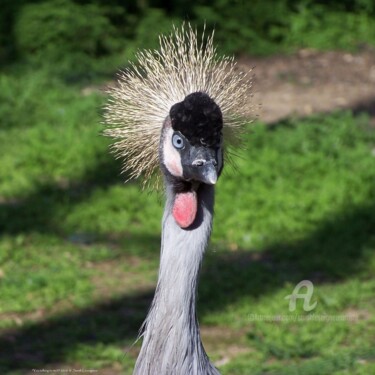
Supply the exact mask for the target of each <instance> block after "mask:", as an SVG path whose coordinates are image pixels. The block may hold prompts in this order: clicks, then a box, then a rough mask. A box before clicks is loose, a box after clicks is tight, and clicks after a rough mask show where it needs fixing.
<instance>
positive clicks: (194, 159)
mask: <svg viewBox="0 0 375 375" xmlns="http://www.w3.org/2000/svg"><path fill="white" fill-rule="evenodd" d="M137 60H138V63H137V64H133V65H131V67H130V68H129V69H127V70H125V71H124V72H123V73H122V74H121V75H120V78H119V82H118V86H117V87H114V88H112V89H110V90H109V93H110V99H109V102H108V104H107V107H106V114H105V119H106V123H107V124H108V128H107V129H106V130H105V134H106V135H108V136H111V137H113V138H115V139H116V141H115V143H114V144H113V149H114V152H115V153H116V154H117V156H118V157H121V158H123V160H124V169H125V170H127V171H129V173H130V177H131V178H137V177H142V178H143V182H144V183H146V184H147V183H150V181H151V184H152V183H153V182H155V181H157V180H158V178H156V179H155V178H153V176H155V175H158V174H159V173H160V172H161V175H162V177H163V180H164V185H165V195H166V204H165V209H164V215H163V219H162V239H161V256H160V268H159V276H158V282H157V287H156V291H155V296H154V299H153V302H152V305H151V308H150V311H149V313H148V316H147V318H146V320H145V322H144V325H143V327H142V333H141V336H142V338H143V343H142V348H141V351H140V353H139V356H138V359H137V362H136V365H135V369H134V374H136V375H214V374H215V375H218V374H219V372H218V370H217V369H216V368H215V367H214V366H213V365H212V363H211V362H210V360H209V358H208V356H207V354H206V352H205V350H204V348H203V345H202V341H201V337H200V333H199V325H198V320H197V314H196V299H197V285H198V276H199V270H200V267H201V262H202V258H203V254H204V251H205V249H206V247H207V243H208V241H209V238H210V234H211V228H212V220H213V212H214V192H215V187H214V186H215V183H216V181H217V179H218V177H219V176H220V174H221V171H222V169H223V165H224V157H225V159H226V160H228V154H229V153H230V151H229V150H228V149H227V145H228V144H230V143H233V142H236V140H238V138H239V135H240V134H241V130H242V129H243V124H244V123H243V118H244V115H245V103H247V102H248V97H247V93H248V91H249V85H250V81H249V79H248V77H247V74H245V73H241V72H237V69H236V65H235V63H234V60H233V59H232V58H228V57H219V56H218V54H217V52H216V49H215V47H214V46H213V34H211V35H209V36H208V37H207V38H205V36H204V33H203V35H202V37H201V38H199V37H198V34H197V31H196V30H194V29H193V28H192V27H191V26H190V25H183V26H182V27H181V28H176V27H175V28H174V29H173V32H172V34H171V35H169V36H161V37H160V48H159V50H157V51H149V50H146V51H142V52H138V53H137Z"/></svg>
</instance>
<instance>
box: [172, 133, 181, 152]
mask: <svg viewBox="0 0 375 375" xmlns="http://www.w3.org/2000/svg"><path fill="white" fill-rule="evenodd" d="M172 144H173V146H174V147H175V148H178V149H180V148H183V147H184V140H183V139H182V138H181V137H180V136H179V135H178V134H173V137H172Z"/></svg>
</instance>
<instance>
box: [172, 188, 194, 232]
mask: <svg viewBox="0 0 375 375" xmlns="http://www.w3.org/2000/svg"><path fill="white" fill-rule="evenodd" d="M197 207H198V202H197V193H196V192H195V191H194V190H193V191H187V192H184V193H178V194H176V197H175V200H174V203H173V209H172V214H173V217H174V219H175V220H176V222H177V224H178V225H179V226H180V227H181V228H188V227H189V226H190V225H191V224H193V222H194V220H195V216H196V215H197Z"/></svg>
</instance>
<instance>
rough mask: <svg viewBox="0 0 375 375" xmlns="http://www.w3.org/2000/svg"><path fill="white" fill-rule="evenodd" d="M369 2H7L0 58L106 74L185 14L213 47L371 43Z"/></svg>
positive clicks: (374, 25)
mask: <svg viewBox="0 0 375 375" xmlns="http://www.w3.org/2000/svg"><path fill="white" fill-rule="evenodd" d="M374 4H375V3H374V2H373V1H371V0H355V1H349V0H346V1H342V2H337V1H333V0H330V1H321V0H298V1H292V0H264V1H262V0H253V1H244V0H209V1H203V0H198V1H194V2H189V1H186V0H170V1H160V0H150V1H142V0H139V1H135V2H126V4H124V3H123V2H122V1H120V0H111V1H104V0H97V1H95V2H94V1H92V0H48V1H37V0H34V1H30V0H21V1H17V2H13V1H10V0H5V1H4V2H3V4H2V8H1V13H0V46H1V47H0V62H2V63H4V62H7V61H8V62H9V61H11V59H12V58H13V59H14V58H17V59H18V60H21V61H25V60H26V61H28V62H32V63H33V66H34V67H35V66H39V65H47V66H49V67H50V68H51V67H52V70H53V71H54V72H58V73H60V74H61V73H62V75H63V76H65V77H66V76H68V78H79V77H81V76H82V75H83V76H92V75H95V74H97V73H98V72H99V73H100V72H106V73H111V72H113V71H114V70H116V68H118V67H120V66H122V65H124V64H126V61H127V60H128V59H132V58H133V56H134V52H135V51H136V50H137V49H139V48H154V47H156V46H157V35H158V34H159V33H161V32H163V33H164V32H169V31H170V30H171V27H172V24H177V25H178V24H180V23H181V22H182V21H184V20H187V21H189V22H191V23H193V24H195V25H197V26H198V27H199V29H201V28H203V24H204V23H205V24H206V25H207V29H208V30H211V29H213V28H215V29H216V41H217V42H218V43H219V53H226V54H233V53H235V54H236V53H237V54H238V53H250V54H258V55H264V54H269V53H276V52H278V53H279V52H290V51H293V50H295V49H296V48H316V49H330V48H335V49H336V48H341V49H348V50H356V49H358V48H361V47H362V46H363V45H375V22H373V18H374V17H375V5H374Z"/></svg>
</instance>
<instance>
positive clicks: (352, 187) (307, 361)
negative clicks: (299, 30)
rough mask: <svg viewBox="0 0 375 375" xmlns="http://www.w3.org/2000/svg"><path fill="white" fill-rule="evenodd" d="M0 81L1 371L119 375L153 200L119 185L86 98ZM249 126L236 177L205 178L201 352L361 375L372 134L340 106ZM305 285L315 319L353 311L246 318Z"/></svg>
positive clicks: (370, 259)
mask: <svg viewBox="0 0 375 375" xmlns="http://www.w3.org/2000/svg"><path fill="white" fill-rule="evenodd" d="M0 85H1V90H0V99H1V100H0V147H1V154H0V165H1V168H0V233H1V237H0V295H1V304H0V347H1V350H0V373H1V374H8V375H10V374H12V375H15V374H26V373H27V372H28V371H30V370H31V369H32V368H45V367H46V366H60V365H62V364H63V365H66V366H71V367H72V366H74V367H80V366H85V367H86V368H95V369H107V370H108V368H109V369H110V371H111V373H112V374H117V373H120V372H121V371H125V373H130V372H131V367H132V365H133V363H134V360H135V356H136V349H130V350H129V353H128V354H127V355H125V354H124V351H125V350H127V349H129V347H130V346H131V344H132V343H133V342H134V340H135V339H136V336H137V332H138V329H139V327H140V325H141V323H142V320H143V319H144V317H145V315H146V312H147V309H148V306H149V303H150V301H151V298H152V293H153V287H154V285H155V282H156V277H157V265H158V258H159V242H160V240H159V238H160V220H161V214H162V209H163V207H162V199H161V196H160V195H158V194H155V193H152V194H150V193H147V192H141V189H140V186H139V185H138V183H135V182H132V183H128V184H123V179H124V177H123V176H120V173H119V171H120V169H121V165H120V163H119V162H118V161H115V160H113V157H112V156H111V155H109V152H108V140H107V139H105V138H103V137H101V136H100V132H101V130H102V125H101V113H100V108H101V107H102V105H103V103H104V100H105V98H104V96H103V95H102V93H101V92H100V91H98V90H95V89H91V90H83V89H80V88H79V87H77V86H67V85H65V84H62V83H61V82H60V81H58V80H54V79H52V78H51V77H50V76H49V75H48V74H44V73H43V72H37V73H33V74H31V73H30V74H24V75H22V76H21V77H20V76H17V75H15V74H2V76H1V77H0ZM248 130H249V131H248V133H247V135H246V136H245V139H244V141H245V145H246V149H245V150H244V151H243V152H242V153H241V155H240V158H238V159H237V169H238V170H237V171H234V170H233V169H231V168H230V167H228V166H227V167H226V169H225V174H224V175H223V176H222V177H221V179H220V182H219V184H218V187H217V197H216V216H215V222H214V232H213V237H212V241H211V245H210V248H209V250H208V252H207V256H206V259H205V262H204V267H203V272H202V277H201V283H200V290H199V316H200V321H201V324H202V329H203V337H204V340H205V345H206V347H207V350H208V352H209V353H210V355H211V356H212V358H213V360H215V361H217V362H218V363H219V368H220V370H221V371H222V372H223V374H249V373H252V374H304V375H305V374H335V375H338V374H340V375H341V374H371V373H372V372H373V370H374V366H375V365H374V358H375V353H374V350H373V347H374V345H373V344H374V342H373V338H374V337H375V325H374V323H375V321H374V312H375V304H374V295H375V294H374V292H375V280H374V278H373V274H374V271H375V254H374V248H375V236H374V231H373V228H374V225H375V189H374V181H375V158H374V146H375V131H374V128H373V127H371V126H370V123H369V120H368V118H367V117H366V116H365V115H363V116H354V115H353V114H352V113H351V112H350V111H345V112H337V113H332V114H329V115H316V116H312V117H309V118H306V119H303V120H302V119H290V120H287V121H283V122H281V123H278V124H276V125H275V126H273V127H269V126H266V125H264V124H261V123H255V124H252V125H249V126H248ZM303 279H309V280H311V281H312V282H313V283H314V285H315V294H314V297H313V298H314V299H316V300H317V301H318V304H317V308H316V310H314V313H315V314H321V315H324V314H326V315H345V316H347V315H350V314H354V316H355V317H356V319H355V320H354V321H338V322H328V323H327V322H316V321H305V322H277V323H275V322H264V321H257V320H252V319H251V318H250V317H251V314H259V315H271V316H277V315H283V314H286V315H287V314H289V310H288V302H287V301H285V299H284V297H285V296H287V295H289V294H290V293H291V291H292V290H293V288H294V286H295V285H296V284H297V283H298V282H299V281H301V280H303ZM297 313H299V314H303V313H304V312H303V310H302V306H298V311H297ZM210 332H211V333H210ZM228 332H229V333H230V332H232V335H233V336H230V334H229V333H228ZM228 334H229V338H228V337H227V335H228ZM99 373H100V372H99Z"/></svg>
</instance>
